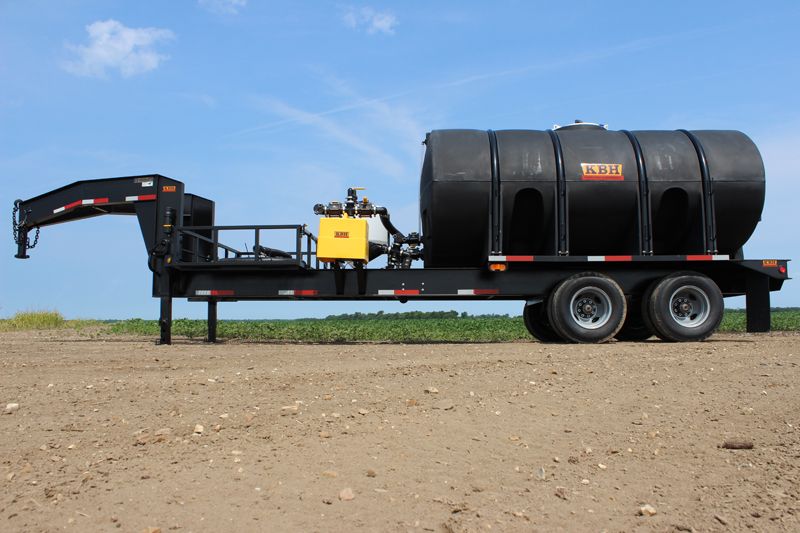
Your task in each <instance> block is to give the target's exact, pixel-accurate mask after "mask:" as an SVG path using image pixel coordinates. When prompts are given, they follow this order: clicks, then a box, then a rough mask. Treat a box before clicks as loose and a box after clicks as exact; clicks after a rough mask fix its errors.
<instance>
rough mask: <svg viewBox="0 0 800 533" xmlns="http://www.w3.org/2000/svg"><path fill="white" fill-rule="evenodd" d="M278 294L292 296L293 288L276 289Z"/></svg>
mask: <svg viewBox="0 0 800 533" xmlns="http://www.w3.org/2000/svg"><path fill="white" fill-rule="evenodd" d="M278 296H294V289H292V290H288V291H278Z"/></svg>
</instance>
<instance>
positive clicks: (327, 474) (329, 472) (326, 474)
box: [322, 470, 339, 477]
mask: <svg viewBox="0 0 800 533" xmlns="http://www.w3.org/2000/svg"><path fill="white" fill-rule="evenodd" d="M322 475H323V476H324V477H336V476H338V475H339V474H338V473H337V472H336V471H335V470H325V471H323V472H322Z"/></svg>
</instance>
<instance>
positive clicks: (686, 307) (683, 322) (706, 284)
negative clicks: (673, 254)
mask: <svg viewBox="0 0 800 533" xmlns="http://www.w3.org/2000/svg"><path fill="white" fill-rule="evenodd" d="M648 292H649V293H650V294H649V297H648V298H647V300H646V301H645V302H644V304H645V306H646V314H647V316H648V318H649V320H650V321H651V322H652V324H653V329H654V331H655V333H656V335H658V337H659V338H661V339H662V340H665V341H670V342H699V341H702V340H705V339H707V338H708V337H710V336H711V335H712V334H713V333H714V332H715V331H716V330H717V328H718V327H719V324H720V322H722V313H723V310H724V307H725V303H724V300H723V299H722V292H721V291H720V290H719V287H717V284H716V283H714V282H713V281H712V280H711V279H710V278H708V277H706V276H703V275H701V274H696V273H692V272H687V273H680V274H674V275H672V276H668V277H666V278H664V279H662V280H661V281H659V282H658V283H656V284H655V286H654V287H653V288H652V291H648Z"/></svg>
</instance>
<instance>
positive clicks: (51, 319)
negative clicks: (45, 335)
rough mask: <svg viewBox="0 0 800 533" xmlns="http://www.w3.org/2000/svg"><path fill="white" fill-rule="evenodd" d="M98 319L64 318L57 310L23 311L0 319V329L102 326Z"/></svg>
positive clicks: (79, 329) (24, 329)
mask: <svg viewBox="0 0 800 533" xmlns="http://www.w3.org/2000/svg"><path fill="white" fill-rule="evenodd" d="M102 324H103V323H102V322H101V321H99V320H65V319H64V317H63V316H61V313H59V312H58V311H23V312H20V313H17V314H15V315H14V316H13V317H11V318H6V319H0V331H30V330H44V329H63V328H69V329H75V330H78V331H81V330H83V329H86V328H87V327H90V326H102Z"/></svg>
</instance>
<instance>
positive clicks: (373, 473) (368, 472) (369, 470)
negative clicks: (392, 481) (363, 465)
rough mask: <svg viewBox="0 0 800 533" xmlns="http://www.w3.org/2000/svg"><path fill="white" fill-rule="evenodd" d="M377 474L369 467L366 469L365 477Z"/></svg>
mask: <svg viewBox="0 0 800 533" xmlns="http://www.w3.org/2000/svg"><path fill="white" fill-rule="evenodd" d="M377 475H378V473H377V472H375V471H374V470H373V469H371V468H370V469H368V470H367V477H375V476H377Z"/></svg>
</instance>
